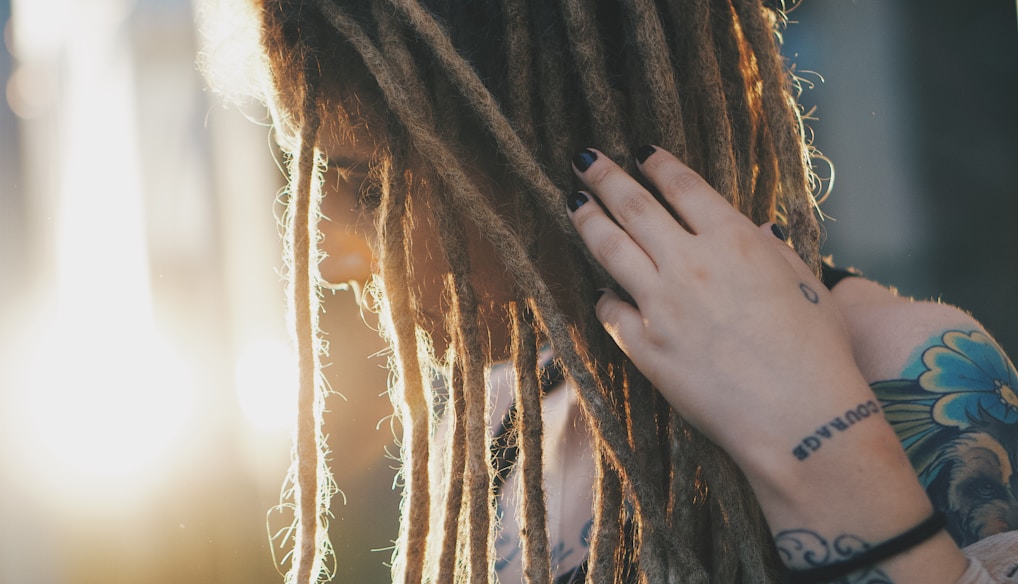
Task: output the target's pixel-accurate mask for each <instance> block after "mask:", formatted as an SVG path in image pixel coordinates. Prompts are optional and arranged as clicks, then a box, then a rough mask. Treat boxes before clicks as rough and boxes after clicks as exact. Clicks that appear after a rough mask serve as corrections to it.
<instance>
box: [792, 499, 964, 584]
mask: <svg viewBox="0 0 1018 584" xmlns="http://www.w3.org/2000/svg"><path fill="white" fill-rule="evenodd" d="M945 525H947V516H945V515H944V514H943V513H941V512H940V511H936V512H934V513H933V515H931V516H930V517H929V518H928V519H926V520H925V521H923V522H922V523H920V524H919V525H916V526H915V527H913V528H912V529H909V530H908V531H906V532H905V533H902V534H901V535H898V536H895V537H892V538H891V539H889V540H887V541H885V542H883V543H881V544H877V545H875V546H873V547H871V548H869V549H868V550H866V551H864V552H862V553H861V554H859V555H857V556H852V557H851V558H848V559H847V560H844V561H841V562H837V563H834V564H830V565H827V566H819V567H816V568H807V569H805V570H797V569H788V570H787V571H786V572H785V582H786V584H814V583H818V582H830V581H831V580H837V579H838V578H841V577H843V576H846V575H848V574H851V573H852V572H855V571H856V570H859V569H861V568H865V567H867V566H875V565H877V564H879V563H880V562H883V561H884V560H886V559H888V558H891V557H894V556H896V555H898V554H900V553H902V552H906V551H908V550H910V549H912V548H914V547H915V546H917V545H919V544H921V543H923V542H924V541H926V540H928V539H930V538H931V537H933V536H934V535H937V534H938V533H940V530H941V529H944V526H945Z"/></svg>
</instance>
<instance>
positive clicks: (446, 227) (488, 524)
mask: <svg viewBox="0 0 1018 584" xmlns="http://www.w3.org/2000/svg"><path fill="white" fill-rule="evenodd" d="M431 204H432V205H431V206H432V211H433V215H434V218H435V220H436V221H437V227H438V230H439V231H440V232H441V233H443V234H445V237H444V238H443V239H442V242H441V243H442V251H443V253H444V255H445V258H446V261H447V262H448V264H449V269H450V276H451V278H452V284H453V286H452V290H453V292H454V293H453V297H452V302H453V303H454V304H455V306H456V311H455V312H454V313H453V316H455V317H456V318H457V323H456V324H457V328H458V329H459V335H458V341H459V342H460V344H461V351H460V354H461V355H464V356H465V359H464V361H463V363H462V365H463V382H464V383H463V410H464V420H465V422H466V423H465V431H464V437H465V439H466V454H465V457H464V458H465V476H464V481H465V485H464V490H463V494H464V500H465V502H466V513H467V515H466V518H467V523H466V527H467V533H468V534H469V538H470V539H469V544H468V548H467V550H466V552H467V554H468V555H467V562H468V565H469V568H470V569H469V576H470V578H469V581H470V582H471V583H472V584H473V583H485V582H488V581H490V578H491V572H492V568H493V565H494V564H493V558H492V555H491V549H492V547H493V545H492V544H493V542H494V524H493V520H494V509H493V505H492V503H493V500H492V493H491V484H492V467H491V459H490V450H489V445H490V444H491V437H490V432H489V429H488V424H487V420H488V392H487V383H486V382H485V377H484V350H483V349H482V347H481V340H480V339H481V337H480V335H481V331H480V330H479V327H478V318H479V314H478V306H477V295H476V293H475V292H474V289H473V286H472V285H471V283H470V272H471V267H470V256H469V253H468V251H467V244H466V236H465V234H464V232H463V227H462V226H461V225H460V222H459V218H458V216H457V213H456V212H455V211H454V208H455V207H453V206H452V205H450V204H449V202H448V201H446V200H445V198H444V197H443V196H436V197H434V198H433V199H432V200H431Z"/></svg>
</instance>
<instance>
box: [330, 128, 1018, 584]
mask: <svg viewBox="0 0 1018 584" xmlns="http://www.w3.org/2000/svg"><path fill="white" fill-rule="evenodd" d="M329 151H330V153H332V154H336V155H337V159H339V160H345V161H346V162H347V163H348V164H349V163H350V158H349V157H347V158H341V157H340V156H338V155H339V154H347V153H349V152H350V150H349V149H348V148H345V147H344V145H343V144H337V145H334V148H332V149H330V150H329ZM357 156H359V158H355V159H353V161H352V163H353V164H354V165H356V164H360V163H361V162H363V161H365V160H366V155H365V154H364V153H363V152H361V153H359V154H357ZM641 171H642V172H643V173H644V174H645V175H646V176H647V178H648V179H650V180H651V182H653V183H654V184H655V186H656V187H657V188H658V190H659V191H660V192H661V194H662V195H663V196H664V198H665V200H666V201H667V202H668V204H670V205H671V206H672V207H673V208H674V209H675V210H676V212H677V213H678V214H679V216H680V217H682V219H683V221H684V222H685V224H686V225H688V226H689V228H690V230H691V231H686V229H684V228H683V227H682V225H680V224H679V223H677V222H676V221H675V220H674V219H673V218H672V216H671V215H670V214H669V213H668V212H667V211H666V210H665V209H664V208H663V207H662V206H661V205H660V204H658V203H657V202H656V201H655V200H654V199H653V197H651V196H650V194H649V193H647V192H646V191H644V190H643V189H642V187H640V185H639V184H638V183H637V182H636V181H635V180H633V179H632V178H631V177H629V176H628V175H626V174H625V173H624V172H623V171H622V170H621V169H620V168H618V167H617V166H616V165H615V164H614V163H612V162H611V161H610V160H608V159H607V158H606V157H605V156H604V155H602V154H600V153H596V160H595V161H594V162H593V164H592V165H591V166H590V168H588V169H586V170H585V171H584V172H579V171H577V176H578V177H579V178H580V179H581V180H582V181H583V182H584V184H585V185H586V186H587V187H588V191H587V196H588V201H587V203H586V204H583V205H581V206H579V207H578V208H576V209H575V211H573V212H570V217H571V218H572V219H573V222H574V224H575V225H576V228H577V231H578V233H579V234H580V236H581V237H582V238H583V240H584V241H585V242H586V244H587V245H588V247H589V248H590V249H591V251H592V253H593V254H594V256H595V257H596V258H598V260H599V261H600V262H601V263H602V264H603V265H604V267H605V268H606V269H607V270H608V271H609V272H610V273H612V275H613V276H614V277H615V278H616V280H617V281H618V282H619V283H620V285H621V286H622V287H624V288H625V289H626V291H627V292H629V293H630V294H631V295H632V296H633V297H634V299H635V300H636V304H637V305H638V306H639V308H636V306H633V305H630V304H627V303H625V302H623V301H622V300H621V299H620V298H619V297H618V296H616V295H615V294H614V293H612V292H610V291H608V292H606V293H605V294H604V295H603V296H602V298H601V299H600V301H599V302H598V304H597V307H596V310H597V314H598V316H599V318H600V319H601V320H602V322H603V323H604V324H605V327H606V328H607V330H608V331H609V332H610V334H612V336H613V337H614V338H615V340H616V342H617V343H618V344H619V346H620V347H621V348H623V349H624V350H625V351H626V352H627V353H628V354H629V356H630V357H631V358H632V359H633V362H634V363H635V364H636V365H637V366H638V367H639V368H640V369H641V370H642V371H643V372H644V374H646V375H647V376H648V377H649V378H650V379H651V380H652V381H654V382H655V385H656V386H657V387H658V388H659V389H660V390H661V391H662V393H663V395H664V396H665V397H666V399H668V400H669V403H671V405H672V406H673V407H674V408H676V410H678V411H679V412H680V413H681V414H682V415H683V416H685V417H686V418H687V419H689V420H690V421H691V422H693V423H694V424H696V425H697V426H698V427H699V428H700V429H701V430H702V431H704V432H705V434H707V435H708V436H709V437H711V438H712V439H713V440H715V441H716V442H717V443H718V444H719V445H721V446H722V447H723V448H725V449H726V450H728V452H729V453H730V454H731V455H732V456H733V458H734V459H735V460H736V461H737V462H738V463H739V464H740V466H741V467H742V469H743V470H744V472H746V473H747V476H749V478H750V480H751V483H752V484H753V486H754V489H755V491H756V493H757V496H758V498H759V500H760V502H761V504H762V505H763V508H764V510H765V513H766V514H767V517H768V521H769V523H770V525H771V527H772V528H773V530H774V531H775V533H779V532H781V531H782V530H791V529H803V528H808V529H811V530H813V531H815V532H816V533H826V534H830V535H837V534H840V533H851V534H853V535H855V536H858V537H862V538H864V539H865V540H866V541H869V542H880V541H883V540H885V539H887V538H889V537H892V536H894V535H897V534H899V533H901V532H903V531H904V530H906V529H908V528H910V527H912V526H914V525H916V524H917V523H919V522H920V521H922V520H923V519H925V518H926V517H928V516H929V514H930V513H931V509H932V508H931V506H930V503H929V500H928V499H927V496H926V493H925V492H924V491H923V487H921V486H920V485H919V483H918V482H917V479H916V475H915V473H914V472H913V470H912V467H911V465H910V464H909V461H908V459H907V458H906V457H905V453H904V452H903V451H902V446H901V444H900V443H899V441H898V438H897V436H896V435H895V434H894V432H893V431H892V430H891V428H890V426H889V425H888V423H887V422H886V421H885V420H884V419H883V418H882V417H880V416H876V415H874V416H871V417H867V419H866V421H865V423H860V424H858V425H853V426H852V428H851V430H850V431H846V432H844V433H841V434H838V435H837V439H831V440H828V441H826V442H824V444H823V447H822V448H821V449H819V450H817V451H816V452H812V453H810V455H809V456H808V458H806V459H804V460H800V459H797V458H796V456H794V455H793V447H794V446H795V445H797V444H799V443H800V442H801V441H803V439H804V437H809V436H811V435H812V433H813V432H814V430H815V429H816V427H817V425H818V424H822V423H823V422H825V421H826V420H829V419H831V418H832V417H836V416H838V415H840V414H841V413H843V412H846V411H848V410H852V409H856V408H859V407H861V406H865V404H869V403H876V396H874V394H873V391H872V390H871V388H870V384H873V383H875V382H880V381H882V380H888V379H895V378H897V377H900V376H901V375H902V373H903V371H904V370H905V369H906V368H907V367H908V366H909V363H911V362H913V361H915V359H916V352H917V350H918V349H920V348H922V347H924V343H928V341H929V339H930V338H931V336H936V335H938V334H940V333H942V332H943V331H944V330H947V329H958V330H969V331H972V330H981V327H980V326H979V324H978V323H976V322H975V321H974V320H973V319H971V317H969V316H968V315H966V314H965V313H963V312H961V311H959V310H957V309H955V308H952V307H949V306H945V305H940V304H936V303H927V302H913V301H911V300H908V299H904V298H900V297H898V296H896V295H895V294H894V293H892V292H891V291H889V290H887V289H886V288H884V287H882V286H879V285H877V284H875V283H872V282H869V281H866V280H864V279H862V278H850V279H847V280H844V281H843V282H842V283H841V284H839V285H838V286H837V287H836V288H835V289H834V290H833V291H828V290H826V289H825V288H824V286H823V285H822V284H820V282H818V281H817V280H816V279H815V278H814V277H813V275H812V274H811V273H810V271H809V270H808V269H807V268H806V267H805V266H804V265H803V264H802V262H801V261H800V260H799V258H798V256H797V255H796V254H795V253H794V252H793V251H792V250H791V249H790V248H789V247H788V246H787V245H786V244H785V243H784V242H783V241H780V240H778V239H777V238H775V237H774V236H773V234H772V233H771V230H770V225H769V224H768V225H763V226H755V225H753V224H752V223H751V222H750V221H749V220H748V219H746V218H745V217H744V216H742V215H741V214H739V213H738V212H736V211H735V210H734V209H732V208H731V207H730V206H729V205H728V203H727V202H726V201H725V200H724V199H723V198H722V197H721V196H720V195H718V194H717V193H716V192H714V191H713V190H712V189H711V188H710V187H709V186H708V185H707V184H706V183H705V182H703V180H702V179H700V178H699V177H698V176H696V175H695V174H693V173H692V171H690V170H689V169H688V168H686V167H685V166H684V165H682V164H681V163H680V162H679V161H677V160H675V159H674V158H673V157H672V156H671V155H669V154H668V153H667V152H664V151H662V150H660V149H659V150H657V151H656V152H655V153H654V154H653V155H651V156H650V157H649V158H647V159H646V161H645V162H644V164H642V165H641ZM337 172H338V171H337ZM351 176H353V175H351ZM354 182H356V181H349V182H346V183H344V182H343V181H341V180H340V181H337V182H335V183H333V184H332V186H329V185H327V188H328V189H329V194H328V196H327V198H326V214H327V215H329V216H330V218H331V220H332V221H333V223H334V224H333V225H332V227H331V228H332V229H333V231H326V236H325V242H324V244H325V246H326V248H327V250H328V251H329V253H330V254H334V255H335V256H339V255H341V254H342V253H345V252H344V249H347V251H348V249H349V248H348V247H345V246H348V245H349V244H350V242H351V241H353V239H352V238H349V237H347V235H350V234H353V235H356V236H357V237H360V238H362V240H361V243H360V244H359V245H362V246H364V243H363V242H364V240H370V239H371V235H372V233H371V231H372V230H371V227H370V221H364V220H363V218H362V214H361V212H360V211H359V210H357V209H355V201H356V196H357V195H356V187H357V186H358V185H355V184H354ZM598 201H600V204H599V203H598ZM337 205H338V207H337ZM600 205H604V206H605V207H606V208H607V209H609V210H610V211H611V213H612V215H613V216H614V217H615V218H616V220H617V221H618V222H617V223H616V222H613V221H612V220H611V219H610V218H609V217H608V216H607V215H606V214H605V212H604V210H603V208H602V207H601V206H600ZM337 209H338V211H339V212H337ZM358 217H361V218H360V219H358ZM417 229H418V231H415V233H414V235H413V237H414V238H415V240H417V241H428V240H429V238H430V237H432V236H433V235H434V232H433V231H429V230H433V229H434V227H433V226H432V225H431V224H430V222H427V221H423V222H419V224H418V227H417ZM336 233H339V234H340V235H335V234H336ZM342 234H345V235H342ZM470 237H471V245H470V253H471V264H472V265H473V266H488V267H491V266H496V265H497V262H495V261H494V254H493V252H492V250H491V249H490V247H488V246H487V245H486V242H485V240H484V238H483V237H481V236H480V234H476V233H474V234H471V235H470ZM354 249H359V250H360V251H359V252H358V253H362V254H363V252H364V250H365V249H367V250H368V251H370V246H364V247H357V246H354ZM421 249H423V250H425V252H424V253H416V252H415V257H414V258H413V261H414V262H415V274H416V278H417V279H418V282H419V283H421V285H422V286H423V287H425V288H422V289H427V288H431V287H432V286H430V285H429V284H428V283H429V282H438V281H439V279H440V278H441V275H442V273H444V271H445V266H444V265H443V264H442V263H441V262H438V261H436V260H435V255H434V254H431V253H427V252H426V248H424V247H422V248H421ZM364 263H367V264H368V265H370V262H362V263H361V264H360V265H362V266H363V265H364ZM330 269H331V268H330V267H329V266H328V265H326V264H323V265H322V271H323V275H324V276H325V277H326V279H329V280H332V281H337V279H338V280H340V281H342V280H345V279H347V278H346V277H341V276H342V274H341V273H340V272H339V271H338V270H333V271H332V272H330ZM330 276H331V277H330ZM366 276H367V273H365V272H364V271H362V272H361V273H360V274H354V275H353V276H351V277H352V278H354V279H356V278H363V277H366ZM506 282H507V279H506V277H505V274H504V273H502V272H501V271H500V270H496V269H482V270H479V271H477V272H476V273H475V274H474V285H475V287H476V288H477V289H478V290H479V291H481V292H482V294H486V295H487V296H485V298H487V299H488V305H489V306H496V305H497V304H498V302H499V301H500V299H502V296H501V295H502V294H504V291H505V290H506V289H507V284H506ZM425 300H426V301H427V302H433V303H437V302H438V297H437V296H426V297H425ZM436 306H437V304H436ZM435 313H436V314H437V313H438V311H435ZM488 316H489V318H487V320H488V328H489V331H490V338H491V339H492V342H491V344H490V346H489V350H493V353H495V354H496V355H497V354H499V351H502V350H503V349H501V348H497V347H500V346H504V340H503V339H504V338H505V334H506V323H505V322H504V321H503V320H502V318H500V315H498V314H496V312H495V311H492V310H489V313H488ZM432 324H433V325H434V331H433V333H434V334H435V335H436V338H440V337H441V334H442V328H441V326H440V324H441V323H440V322H439V321H438V320H437V319H435V322H434V323H432ZM493 348H494V349H493ZM722 356H723V357H722ZM722 361H723V362H722ZM733 362H736V363H740V364H741V365H740V367H737V368H733V367H728V366H725V363H733ZM494 376H495V377H497V372H496V374H494ZM703 388H710V391H709V392H708V391H703ZM492 390H493V394H492V408H493V416H492V421H493V424H497V420H498V419H499V418H500V414H501V412H502V411H504V409H505V408H507V407H508V403H509V402H510V401H511V399H512V397H511V390H510V389H508V387H506V386H505V385H504V384H500V383H497V382H495V381H494V380H493V382H492ZM874 407H875V406H874ZM545 424H546V443H545V447H546V469H545V479H546V492H547V496H548V508H549V528H550V531H551V537H552V542H551V543H552V549H553V551H552V553H553V565H556V566H557V572H558V573H563V572H565V571H568V570H569V569H570V568H572V567H573V566H575V565H576V564H578V563H579V562H581V561H582V560H583V558H584V557H585V555H586V541H585V539H584V538H585V534H586V529H587V526H588V522H589V520H590V516H591V514H590V504H591V497H590V493H591V490H592V481H593V464H592V461H591V457H590V444H589V436H588V432H587V429H586V427H585V425H584V423H583V420H582V416H581V415H580V413H579V408H578V407H577V405H576V403H575V399H574V398H573V396H572V392H571V391H564V390H560V391H556V392H553V393H552V395H550V396H549V398H548V399H547V400H546V402H545ZM733 427H734V428H740V431H739V432H738V433H732V432H727V431H726V429H727V428H733ZM514 480H515V477H512V476H511V477H510V479H509V483H507V485H506V489H505V490H504V493H505V495H504V496H503V497H502V500H501V501H500V507H501V509H502V512H503V518H504V529H503V532H502V535H501V537H500V539H499V541H498V544H497V549H496V552H497V555H498V557H499V558H501V560H502V561H500V562H499V576H500V579H501V580H502V581H505V582H509V581H517V580H519V578H520V575H521V572H520V570H521V566H520V557H519V554H518V553H517V551H518V537H517V534H516V529H517V528H516V526H515V522H514V520H513V516H514V515H515V501H514V498H513V496H512V493H513V492H514V491H515V488H514ZM874 485H879V488H878V489H877V488H875V487H874ZM1012 528H1013V527H1012ZM965 562H966V560H965V558H964V556H962V554H961V553H960V551H959V549H958V546H957V545H956V544H955V542H954V541H952V540H951V538H950V537H949V536H948V535H947V534H946V533H941V534H940V535H938V536H936V537H934V538H933V539H931V540H929V541H927V542H926V543H924V544H923V545H921V546H918V547H916V548H914V549H913V550H911V551H910V552H908V553H905V554H901V555H899V556H897V557H895V558H894V559H893V560H891V561H888V562H886V565H882V566H880V569H881V570H883V571H884V572H885V573H886V575H887V576H888V577H890V578H891V579H892V580H893V581H895V582H899V583H902V582H932V583H936V582H953V581H955V580H956V579H957V577H958V575H959V574H960V573H961V571H962V570H964V568H965Z"/></svg>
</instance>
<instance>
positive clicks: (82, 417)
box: [16, 0, 196, 493]
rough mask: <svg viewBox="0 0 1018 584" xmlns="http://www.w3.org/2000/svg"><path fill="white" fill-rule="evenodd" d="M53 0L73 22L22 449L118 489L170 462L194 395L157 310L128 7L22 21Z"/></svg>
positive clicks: (115, 0) (98, 1) (55, 475)
mask: <svg viewBox="0 0 1018 584" xmlns="http://www.w3.org/2000/svg"><path fill="white" fill-rule="evenodd" d="M28 4H29V3H27V2H21V3H19V4H18V8H25V7H27V6H28ZM51 4H53V5H54V6H55V5H56V4H60V5H61V6H62V8H61V10H63V11H64V16H65V17H66V18H69V19H70V21H71V22H74V23H75V25H74V26H68V27H66V28H65V29H64V35H63V36H62V37H60V38H49V37H47V38H48V39H49V40H50V41H51V42H53V43H57V44H58V46H56V47H54V49H55V50H56V52H57V53H58V54H59V55H60V57H61V59H60V60H61V67H60V68H59V71H60V76H61V97H60V102H59V104H58V117H59V120H60V122H61V126H62V128H61V131H60V132H59V133H56V134H54V135H52V136H50V137H49V138H50V142H51V143H52V145H53V148H52V153H53V156H54V157H53V159H52V160H50V161H47V162H49V163H50V168H52V169H53V171H54V172H55V175H56V184H57V192H56V201H55V208H54V209H53V210H52V217H53V220H54V230H55V231H54V233H55V241H54V242H53V244H52V245H53V248H52V249H53V254H54V260H55V274H54V278H53V283H54V285H53V286H52V287H51V289H52V290H53V292H52V294H53V296H52V297H51V298H50V299H48V300H47V301H46V302H45V304H43V305H42V306H41V307H40V309H41V310H44V311H45V314H46V317H45V318H44V319H41V320H42V322H39V323H36V325H35V327H34V328H35V330H37V331H40V332H41V333H42V334H41V335H40V337H39V338H37V339H36V340H35V342H34V347H33V349H31V350H30V356H29V358H28V359H27V360H26V362H25V363H23V364H22V366H23V367H25V369H26V370H25V373H24V374H23V376H22V377H23V379H21V381H20V383H19V390H20V392H19V399H18V400H16V401H17V402H18V408H20V413H21V415H20V418H21V419H19V420H18V423H19V424H20V425H22V426H23V428H22V429H21V434H22V435H23V437H24V438H25V440H23V441H22V444H23V446H22V448H21V450H23V451H24V456H25V457H26V458H28V459H30V460H31V462H32V464H33V466H35V467H37V468H36V470H37V471H41V472H42V473H43V474H44V475H46V476H49V477H50V478H51V479H53V481H54V483H53V484H56V485H57V486H62V487H63V488H64V489H71V488H73V489H75V490H78V491H79V492H80V487H82V486H92V487H95V489H92V492H93V493H98V492H107V493H109V492H110V491H113V492H117V493H119V492H121V491H126V490H128V489H130V488H131V487H132V486H137V485H138V481H142V480H145V479H146V478H148V477H147V475H150V474H152V473H151V471H152V469H154V468H157V465H158V464H160V463H161V462H165V461H166V459H167V457H168V455H169V452H170V449H171V448H172V447H173V446H174V445H175V444H176V442H177V441H178V440H179V439H181V438H182V437H183V432H184V430H185V428H186V427H187V423H188V422H189V420H190V419H191V418H192V417H193V415H194V407H195V406H194V401H195V398H196V391H195V385H194V380H193V375H192V373H191V372H190V371H189V370H188V368H187V367H186V366H185V365H184V364H183V363H182V362H181V360H180V359H179V358H178V357H177V356H176V355H175V351H174V350H173V349H172V348H171V347H170V346H168V344H167V343H166V341H165V339H164V338H163V337H162V336H161V334H160V333H159V331H158V330H157V327H156V324H155V320H154V317H153V310H152V295H151V289H150V285H149V278H150V274H149V265H148V246H147V239H146V230H145V225H146V217H145V212H144V193H143V190H142V187H141V176H140V173H141V160H140V159H139V156H138V154H137V153H138V150H139V149H138V137H137V135H136V134H137V131H138V130H137V127H136V112H135V107H134V103H135V100H136V96H135V92H134V78H133V75H132V67H133V63H132V60H131V50H130V44H129V38H128V37H127V36H126V34H125V32H124V31H125V28H124V27H123V26H122V25H123V22H124V19H125V18H127V16H128V14H129V13H128V11H127V10H126V6H127V3H126V2H124V1H123V0H92V1H90V2H84V3H65V2H60V1H59V0H58V1H57V2H55V3H54V2H52V1H51V2H43V1H39V0H32V2H31V5H32V8H33V9H32V10H26V11H25V12H24V13H22V16H21V18H20V19H19V21H18V22H17V23H16V24H17V25H19V26H23V27H24V29H22V30H24V31H29V32H28V33H27V34H31V31H35V30H37V29H39V28H40V26H42V27H43V28H44V27H45V26H44V25H45V23H46V22H47V21H48V19H49V16H50V14H51V12H52V11H47V10H45V9H43V5H51ZM54 6H51V7H54ZM57 12H60V11H57ZM33 15H34V17H36V18H38V19H41V22H34V21H33V20H32V18H29V17H30V16H33ZM36 40H38V39H36ZM26 341H27V342H32V341H28V340H27V339H26ZM156 474H158V473H156ZM83 483H84V484H83ZM115 487H119V488H115Z"/></svg>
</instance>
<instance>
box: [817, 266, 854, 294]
mask: <svg viewBox="0 0 1018 584" xmlns="http://www.w3.org/2000/svg"><path fill="white" fill-rule="evenodd" d="M858 277H860V275H859V274H856V273H854V272H850V271H848V270H842V269H841V268H835V267H834V266H831V265H828V264H827V262H820V282H821V283H823V285H824V286H826V287H827V289H828V290H833V289H834V287H835V286H837V285H838V282H840V281H842V280H844V279H845V278H858Z"/></svg>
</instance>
